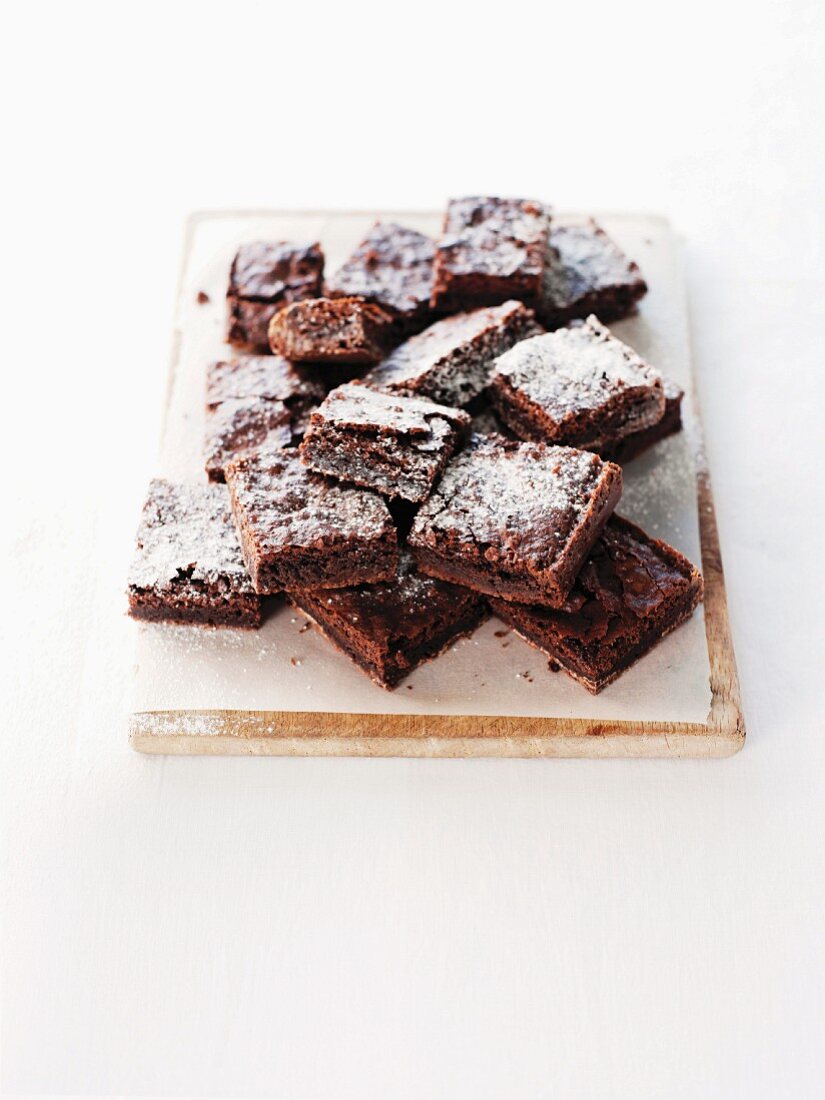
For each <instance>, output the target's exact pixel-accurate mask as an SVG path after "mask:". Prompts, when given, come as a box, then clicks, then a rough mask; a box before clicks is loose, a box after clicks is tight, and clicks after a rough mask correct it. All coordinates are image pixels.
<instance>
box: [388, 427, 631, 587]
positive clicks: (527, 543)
mask: <svg viewBox="0 0 825 1100" xmlns="http://www.w3.org/2000/svg"><path fill="white" fill-rule="evenodd" d="M621 491H622V472H621V468H620V467H619V466H616V465H615V464H614V463H612V462H605V461H603V460H602V459H600V458H599V457H598V455H595V454H592V453H590V452H588V451H579V450H575V449H573V448H570V447H553V446H548V445H546V444H544V443H512V442H510V441H508V440H503V439H496V438H492V437H478V436H474V437H473V438H472V440H471V443H470V445H469V446H468V447H467V448H466V449H465V450H463V451H462V452H461V453H460V454H458V455H457V456H456V457H455V458H454V459H453V460H452V462H450V464H449V465H448V466H447V468H446V470H445V471H444V473H443V475H442V477H441V480H440V481H439V482H438V484H437V485H436V487H435V490H434V491H433V493H432V495H431V496H430V497H429V499H428V500H427V501H425V502H424V504H423V505H422V506H421V508H420V510H419V512H418V514H417V516H416V518H415V522H414V523H413V527H412V531H411V532H410V535H409V540H408V541H409V544H410V546H411V547H412V548H413V553H414V554H415V557H416V560H417V562H418V565H419V566H420V568H421V569H423V570H424V571H425V572H427V573H431V574H432V575H433V576H436V577H440V578H442V579H443V580H448V581H452V582H453V583H455V584H462V585H465V586H467V587H469V588H474V589H476V590H478V591H480V592H483V593H486V594H488V595H492V596H500V597H501V598H502V599H505V600H515V601H520V602H523V603H537V604H546V605H548V606H552V607H559V606H561V605H562V604H563V603H564V600H565V598H566V597H567V593H568V592H569V590H570V587H571V585H572V584H573V580H574V578H575V576H576V573H577V572H578V570H579V568H580V566H581V565H582V563H583V562H584V560H585V558H586V557H587V554H588V553H589V551H590V549H591V547H592V546H593V543H594V542H595V541H596V539H597V538H598V536H599V534H600V533H601V531H602V529H603V527H604V525H605V523H606V522H607V519H608V518H609V516H610V514H611V513H612V511H613V509H614V508H615V506H616V503H617V501H618V499H619V497H620V495H621Z"/></svg>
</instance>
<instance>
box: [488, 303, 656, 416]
mask: <svg viewBox="0 0 825 1100" xmlns="http://www.w3.org/2000/svg"><path fill="white" fill-rule="evenodd" d="M494 367H495V375H500V376H502V377H503V378H505V379H507V381H508V382H509V383H510V385H511V386H512V387H513V388H515V389H518V390H520V391H521V392H523V393H524V394H525V395H526V396H527V397H528V398H529V399H530V400H531V401H534V402H535V403H536V404H538V405H539V406H540V407H541V408H542V409H543V410H544V411H545V412H546V413H548V414H549V415H550V416H551V417H553V418H554V419H557V420H560V419H562V418H563V417H564V416H566V415H568V414H569V413H573V412H577V411H579V410H583V409H589V410H595V409H598V408H600V407H601V406H603V405H605V404H606V403H607V402H608V401H610V400H611V399H614V398H615V397H616V395H617V394H619V393H621V392H622V391H623V390H634V391H637V392H638V391H639V390H644V389H647V390H649V391H650V392H651V394H652V395H654V396H655V394H654V391H656V392H658V395H659V398H660V399H659V401H658V406H657V407H658V414H659V416H661V414H662V412H663V411H664V392H663V388H662V377H661V375H660V374H659V372H658V371H656V370H654V368H653V367H651V366H650V365H649V364H648V363H646V362H645V361H644V359H642V358H641V356H639V355H637V354H636V352H635V351H633V349H632V348H629V347H628V346H627V344H623V343H622V342H621V340H617V339H616V338H615V337H614V336H612V335H611V334H610V332H609V330H608V329H607V328H605V326H604V325H602V324H601V323H600V322H599V321H598V319H597V318H596V317H593V316H591V317H589V318H588V319H587V321H586V322H585V323H584V324H583V325H580V326H577V327H574V328H562V329H558V330H557V331H556V332H547V333H544V334H543V335H541V336H533V337H532V338H531V339H529V340H522V341H521V342H520V343H518V344H516V346H515V347H514V348H511V349H510V351H507V352H505V353H504V355H501V356H499V358H498V359H496V361H495V364H494ZM495 375H494V378H495ZM655 412H656V408H654V409H653V413H654V415H653V418H652V422H655V420H656V415H655ZM638 426H639V425H636V426H635V427H638Z"/></svg>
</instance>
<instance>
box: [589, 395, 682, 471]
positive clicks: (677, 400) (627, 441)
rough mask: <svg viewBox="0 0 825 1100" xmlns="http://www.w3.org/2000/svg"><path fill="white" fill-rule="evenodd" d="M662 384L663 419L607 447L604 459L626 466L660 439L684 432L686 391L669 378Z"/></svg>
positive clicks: (603, 453)
mask: <svg viewBox="0 0 825 1100" xmlns="http://www.w3.org/2000/svg"><path fill="white" fill-rule="evenodd" d="M662 382H663V383H664V390H665V412H664V416H663V417H662V419H661V420H660V421H659V422H658V424H654V425H653V426H652V427H650V428H642V430H641V431H638V432H633V433H632V434H631V435H626V436H625V437H624V439H620V440H619V441H618V442H617V443H615V444H613V445H611V446H608V447H605V448H604V449H603V450H602V451H601V455H602V457H603V458H609V459H610V461H611V462H618V463H619V465H620V466H621V465H624V464H625V463H626V462H630V460H631V459H633V458H636V456H637V455H640V454H642V452H643V451H646V450H647V449H648V448H649V447H652V446H653V445H654V443H658V442H659V440H660V439H665V438H666V437H667V436H669V435H676V433H677V432H680V431H681V430H682V399H683V397H684V396H685V391H684V390H683V389H682V387H681V386H677V385H676V383H675V382H672V381H671V380H670V379H669V378H663V379H662Z"/></svg>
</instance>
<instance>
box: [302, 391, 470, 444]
mask: <svg viewBox="0 0 825 1100" xmlns="http://www.w3.org/2000/svg"><path fill="white" fill-rule="evenodd" d="M433 420H441V421H444V420H446V421H447V422H448V423H449V424H452V425H454V426H456V427H466V426H468V425H469V423H470V418H469V416H468V415H467V413H465V412H461V411H460V410H459V409H454V408H451V407H450V406H449V405H438V404H436V403H435V402H434V401H429V400H428V399H427V398H426V397H405V396H402V395H398V394H388V393H381V392H379V391H377V390H373V389H370V388H369V387H368V386H363V385H359V384H358V383H355V382H346V383H344V384H343V385H342V386H338V388H337V389H334V390H333V391H332V392H331V393H330V394H329V395H328V396H327V398H326V399H325V400H324V401H323V402H322V403H321V405H320V406H319V407H318V408H317V409H316V411H315V413H314V414H313V423H314V424H319V425H320V424H322V423H323V422H328V423H332V424H336V425H338V426H339V427H344V426H346V427H354V428H370V429H373V430H375V431H377V432H379V433H381V434H388V435H397V436H429V435H431V434H432V431H433Z"/></svg>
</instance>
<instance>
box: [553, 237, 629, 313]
mask: <svg viewBox="0 0 825 1100" xmlns="http://www.w3.org/2000/svg"><path fill="white" fill-rule="evenodd" d="M639 280H640V275H639V269H638V267H637V266H636V264H635V263H633V262H632V261H630V260H628V258H627V256H625V254H624V253H623V252H622V251H621V250H620V249H619V248H618V247H617V246H616V245H615V244H614V243H613V241H612V240H611V239H610V237H608V235H607V234H606V233H605V232H604V230H603V229H601V228H600V226H598V225H597V224H596V222H595V221H593V220H592V219H588V220H587V221H585V222H578V223H571V224H565V225H559V226H555V225H554V226H553V227H552V229H551V231H550V247H549V250H548V256H547V265H546V267H545V269H544V287H543V293H544V297H545V298H546V299H548V301H549V302H550V304H551V305H552V306H553V307H554V308H557V309H564V308H567V307H569V306H571V305H573V304H574V303H575V302H576V301H577V300H578V299H579V298H581V297H583V296H584V295H586V294H591V293H593V292H594V291H598V290H603V289H605V288H608V287H617V286H634V285H635V284H637V283H638V282H639Z"/></svg>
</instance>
